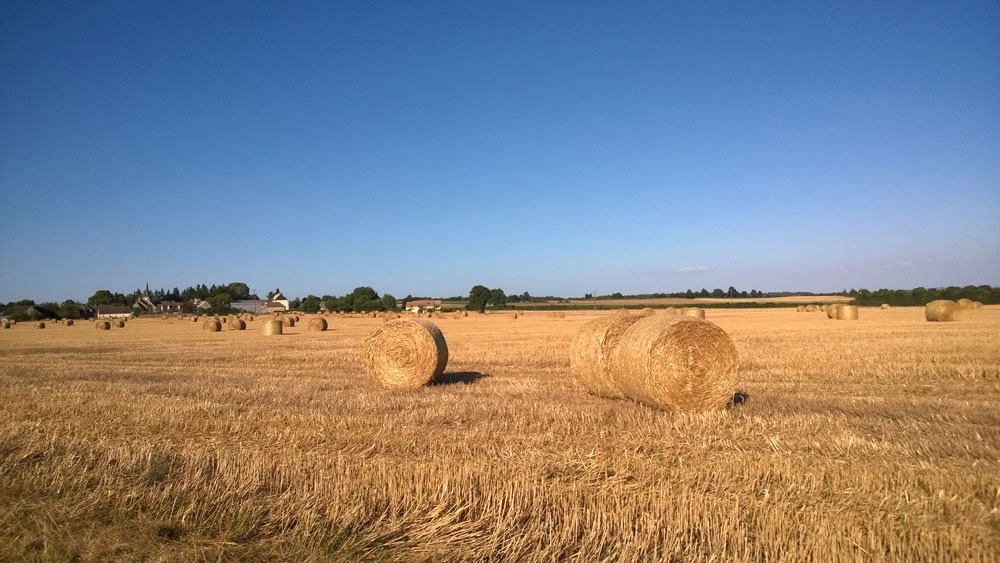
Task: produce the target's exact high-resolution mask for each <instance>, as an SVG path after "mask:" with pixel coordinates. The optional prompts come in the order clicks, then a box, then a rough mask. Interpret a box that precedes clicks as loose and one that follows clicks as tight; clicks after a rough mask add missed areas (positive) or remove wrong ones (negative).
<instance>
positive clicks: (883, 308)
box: [879, 303, 889, 311]
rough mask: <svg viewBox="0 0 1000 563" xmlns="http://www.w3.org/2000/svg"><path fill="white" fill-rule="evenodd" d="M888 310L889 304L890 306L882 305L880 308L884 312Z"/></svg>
mask: <svg viewBox="0 0 1000 563" xmlns="http://www.w3.org/2000/svg"><path fill="white" fill-rule="evenodd" d="M888 308H889V304H888V303H883V304H882V305H881V306H880V307H879V309H882V310H883V311H885V310H886V309H888Z"/></svg>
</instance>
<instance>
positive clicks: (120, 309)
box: [96, 305, 132, 319]
mask: <svg viewBox="0 0 1000 563" xmlns="http://www.w3.org/2000/svg"><path fill="white" fill-rule="evenodd" d="M96 315H97V318H99V319H127V318H132V307H129V306H128V305H98V306H97V311H96Z"/></svg>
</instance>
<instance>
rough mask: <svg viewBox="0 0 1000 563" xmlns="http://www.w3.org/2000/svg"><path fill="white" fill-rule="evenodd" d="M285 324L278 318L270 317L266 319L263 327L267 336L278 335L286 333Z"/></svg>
mask: <svg viewBox="0 0 1000 563" xmlns="http://www.w3.org/2000/svg"><path fill="white" fill-rule="evenodd" d="M284 326H285V324H284V323H282V322H281V321H280V320H278V319H270V320H267V321H264V326H263V328H262V329H261V330H262V331H263V333H264V335H265V336H278V335H281V334H283V333H284Z"/></svg>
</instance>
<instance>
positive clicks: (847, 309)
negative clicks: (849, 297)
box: [837, 305, 858, 321]
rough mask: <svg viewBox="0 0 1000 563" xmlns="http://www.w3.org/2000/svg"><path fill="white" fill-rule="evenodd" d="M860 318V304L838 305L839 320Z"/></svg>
mask: <svg viewBox="0 0 1000 563" xmlns="http://www.w3.org/2000/svg"><path fill="white" fill-rule="evenodd" d="M857 318H858V306H857V305H841V306H840V307H837V320H838V321H853V320H857Z"/></svg>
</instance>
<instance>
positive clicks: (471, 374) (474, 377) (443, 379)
mask: <svg viewBox="0 0 1000 563" xmlns="http://www.w3.org/2000/svg"><path fill="white" fill-rule="evenodd" d="M484 377H488V376H487V375H486V374H483V373H479V372H478V371H453V372H451V373H444V374H441V376H440V377H438V378H436V379H435V380H434V383H433V384H434V385H454V384H456V383H475V382H477V381H479V380H480V379H482V378H484Z"/></svg>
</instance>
